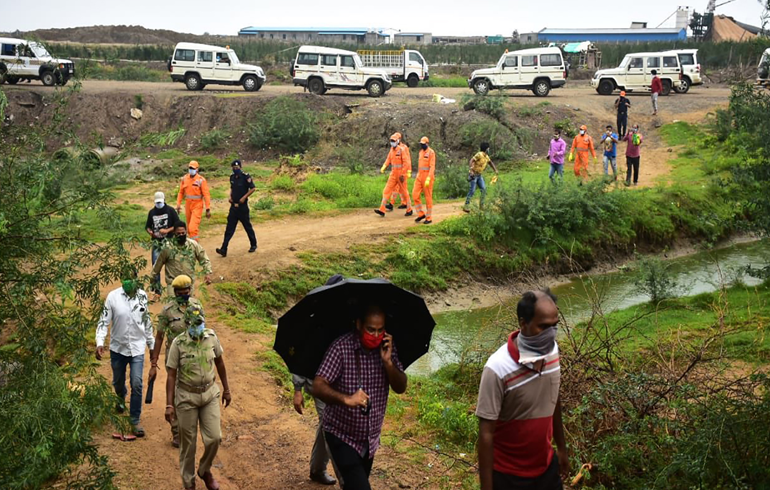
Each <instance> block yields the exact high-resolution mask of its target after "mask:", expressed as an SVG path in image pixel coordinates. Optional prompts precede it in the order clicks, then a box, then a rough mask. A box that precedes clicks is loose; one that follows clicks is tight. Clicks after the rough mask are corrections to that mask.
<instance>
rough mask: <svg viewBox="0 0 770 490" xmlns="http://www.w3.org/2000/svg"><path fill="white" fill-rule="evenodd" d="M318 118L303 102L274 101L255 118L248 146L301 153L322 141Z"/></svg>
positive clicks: (285, 97)
mask: <svg viewBox="0 0 770 490" xmlns="http://www.w3.org/2000/svg"><path fill="white" fill-rule="evenodd" d="M317 121H318V119H317V117H316V115H315V114H314V113H313V111H312V110H310V109H309V108H308V107H307V106H306V105H305V104H304V103H303V102H301V101H298V100H295V99H292V98H291V97H288V96H281V97H277V98H275V99H273V100H271V101H270V102H268V103H267V105H265V108H264V109H263V110H262V111H259V112H257V113H256V114H255V115H254V119H253V121H252V123H251V124H250V125H249V130H248V131H249V142H250V143H251V144H252V145H253V146H254V147H256V148H259V149H263V150H267V149H276V150H280V151H284V152H289V153H304V152H306V151H307V150H309V149H310V148H312V147H313V146H315V144H316V143H318V140H319V139H320V137H321V134H320V131H319V129H318V126H317V124H316V123H317Z"/></svg>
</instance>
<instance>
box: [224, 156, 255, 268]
mask: <svg viewBox="0 0 770 490" xmlns="http://www.w3.org/2000/svg"><path fill="white" fill-rule="evenodd" d="M242 167H243V165H242V164H241V161H240V160H233V163H232V168H233V173H232V175H230V199H229V201H230V212H229V213H228V214H227V228H225V239H224V241H223V242H222V248H218V249H217V253H218V254H219V255H221V256H222V257H227V244H228V243H230V239H231V238H232V237H233V235H234V234H235V227H236V226H238V222H239V221H240V222H241V224H243V229H244V230H246V234H247V235H248V236H249V243H251V248H249V253H251V252H255V251H256V250H257V235H256V234H255V233H254V228H253V227H252V226H251V220H250V219H249V196H250V195H252V194H254V191H255V190H256V189H255V188H254V180H253V179H252V178H251V175H249V174H246V173H243V168H242Z"/></svg>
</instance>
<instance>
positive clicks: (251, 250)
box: [249, 245, 257, 254]
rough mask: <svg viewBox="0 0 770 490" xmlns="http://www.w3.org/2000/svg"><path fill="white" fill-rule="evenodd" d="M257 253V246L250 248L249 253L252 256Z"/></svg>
mask: <svg viewBox="0 0 770 490" xmlns="http://www.w3.org/2000/svg"><path fill="white" fill-rule="evenodd" d="M256 251H257V246H256V245H254V246H253V247H251V248H249V253H250V254H253V253H254V252H256Z"/></svg>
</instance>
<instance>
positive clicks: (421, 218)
mask: <svg viewBox="0 0 770 490" xmlns="http://www.w3.org/2000/svg"><path fill="white" fill-rule="evenodd" d="M424 219H425V215H424V214H421V215H420V216H418V217H416V218H415V219H414V220H415V221H416V222H418V223H419V222H420V221H422V220H424Z"/></svg>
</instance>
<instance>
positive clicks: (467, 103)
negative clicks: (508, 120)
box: [460, 93, 508, 120]
mask: <svg viewBox="0 0 770 490" xmlns="http://www.w3.org/2000/svg"><path fill="white" fill-rule="evenodd" d="M507 100H508V98H507V97H506V96H504V95H502V93H500V94H490V95H476V94H464V95H463V96H462V98H461V99H460V105H462V106H463V109H465V110H466V111H478V112H483V113H484V114H488V115H490V116H492V117H494V118H495V119H498V120H500V119H502V118H503V117H505V104H506V101H507Z"/></svg>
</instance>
